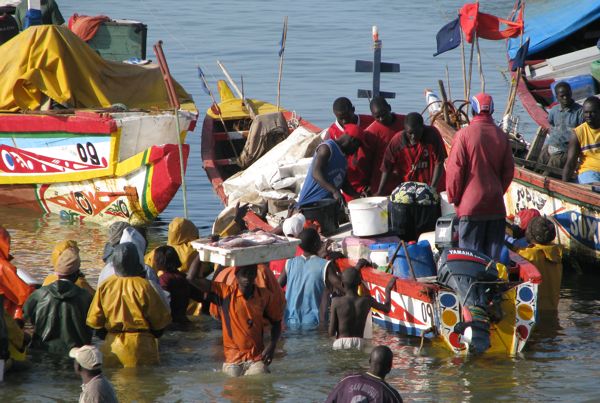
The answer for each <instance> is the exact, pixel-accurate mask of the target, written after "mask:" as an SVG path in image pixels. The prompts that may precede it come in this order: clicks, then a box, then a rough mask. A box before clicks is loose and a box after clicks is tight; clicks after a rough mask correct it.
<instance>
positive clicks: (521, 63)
mask: <svg viewBox="0 0 600 403" xmlns="http://www.w3.org/2000/svg"><path fill="white" fill-rule="evenodd" d="M528 51H529V38H527V40H526V41H525V43H524V44H523V45H521V47H520V48H519V50H517V53H516V54H515V57H514V58H512V59H511V60H510V71H517V69H518V68H519V67H520V68H523V67H525V59H526V58H527V52H528Z"/></svg>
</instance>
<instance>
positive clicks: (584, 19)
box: [508, 0, 600, 59]
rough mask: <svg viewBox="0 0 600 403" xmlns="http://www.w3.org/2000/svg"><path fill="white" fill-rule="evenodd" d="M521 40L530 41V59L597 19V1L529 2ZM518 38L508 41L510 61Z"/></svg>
mask: <svg viewBox="0 0 600 403" xmlns="http://www.w3.org/2000/svg"><path fill="white" fill-rule="evenodd" d="M524 20H525V33H524V34H523V36H524V38H528V37H529V38H530V43H529V52H528V54H529V55H530V57H531V56H533V55H535V54H536V53H538V52H541V51H542V50H544V49H546V48H548V47H550V46H552V45H554V44H555V43H556V42H558V41H560V40H561V39H563V38H565V37H567V36H569V35H571V34H572V33H573V32H575V31H577V30H579V29H581V28H583V27H585V26H586V25H589V24H591V23H592V22H594V21H597V20H600V1H598V0H549V1H546V2H543V3H542V2H535V3H534V2H532V3H531V4H528V5H527V7H525V17H524ZM519 47H520V39H519V38H513V39H510V40H509V41H508V54H509V56H510V58H511V59H513V58H514V57H515V55H516V53H517V50H519Z"/></svg>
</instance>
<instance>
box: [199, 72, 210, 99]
mask: <svg viewBox="0 0 600 403" xmlns="http://www.w3.org/2000/svg"><path fill="white" fill-rule="evenodd" d="M198 77H200V81H202V91H204V93H205V94H206V95H210V90H209V89H208V87H207V86H206V77H205V76H204V72H203V71H202V69H201V68H200V66H198Z"/></svg>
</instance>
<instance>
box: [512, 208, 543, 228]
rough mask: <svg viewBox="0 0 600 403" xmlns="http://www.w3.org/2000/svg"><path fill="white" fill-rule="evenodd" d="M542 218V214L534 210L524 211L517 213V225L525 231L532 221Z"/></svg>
mask: <svg viewBox="0 0 600 403" xmlns="http://www.w3.org/2000/svg"><path fill="white" fill-rule="evenodd" d="M540 216H541V214H540V212H539V211H538V210H536V209H534V208H528V209H524V210H521V211H519V212H518V213H517V216H516V217H515V224H516V225H518V226H519V228H521V230H522V231H525V230H527V227H528V226H529V223H530V222H531V220H532V219H534V218H535V217H540Z"/></svg>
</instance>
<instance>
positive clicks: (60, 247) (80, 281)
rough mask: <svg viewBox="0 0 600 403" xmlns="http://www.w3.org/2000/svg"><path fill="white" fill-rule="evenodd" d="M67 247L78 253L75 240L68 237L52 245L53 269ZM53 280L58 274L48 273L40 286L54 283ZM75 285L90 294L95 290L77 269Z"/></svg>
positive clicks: (56, 278)
mask: <svg viewBox="0 0 600 403" xmlns="http://www.w3.org/2000/svg"><path fill="white" fill-rule="evenodd" d="M69 248H74V249H75V250H77V254H79V246H77V242H75V241H72V240H70V239H69V240H66V241H61V242H59V243H57V244H56V246H55V247H54V250H53V251H52V257H51V261H52V266H53V267H54V269H55V270H56V264H57V263H58V258H59V257H60V255H61V254H62V253H63V252H64V251H65V250H67V249H69ZM55 281H58V276H57V275H56V274H55V273H50V274H48V276H46V278H45V279H44V283H43V284H42V286H45V285H50V284H52V283H54V282H55ZM75 285H76V286H78V287H79V288H83V289H84V290H86V291H87V292H89V293H90V295H91V296H94V293H95V292H96V291H95V290H94V289H93V288H92V286H91V285H90V284H89V283H88V282H87V280H86V279H85V275H84V274H83V273H82V272H81V271H79V277H77V281H75Z"/></svg>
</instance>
